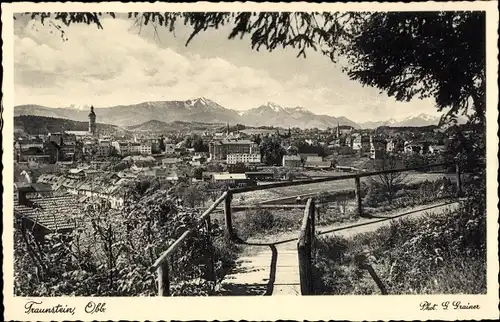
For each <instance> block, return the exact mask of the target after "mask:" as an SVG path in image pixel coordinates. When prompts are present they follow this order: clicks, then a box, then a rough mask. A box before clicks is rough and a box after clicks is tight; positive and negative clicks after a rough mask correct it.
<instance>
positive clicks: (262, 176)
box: [245, 171, 274, 181]
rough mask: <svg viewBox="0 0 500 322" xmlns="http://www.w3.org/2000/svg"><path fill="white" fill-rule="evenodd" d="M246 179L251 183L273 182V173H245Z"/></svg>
mask: <svg viewBox="0 0 500 322" xmlns="http://www.w3.org/2000/svg"><path fill="white" fill-rule="evenodd" d="M245 174H246V175H247V178H248V179H249V180H253V181H273V180H274V172H270V171H261V172H259V171H253V172H252V171H251V172H245Z"/></svg>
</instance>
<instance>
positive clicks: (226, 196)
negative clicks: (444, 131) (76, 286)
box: [152, 162, 461, 296]
mask: <svg viewBox="0 0 500 322" xmlns="http://www.w3.org/2000/svg"><path fill="white" fill-rule="evenodd" d="M452 165H454V163H451V162H448V163H440V164H432V165H427V166H422V167H415V168H410V169H408V168H406V169H391V170H384V171H375V172H361V173H355V174H348V175H343V176H335V177H326V178H319V179H309V180H297V181H288V182H278V183H271V184H266V185H262V186H247V187H241V188H234V189H229V190H227V191H225V192H224V193H223V194H222V195H221V196H220V197H219V198H218V199H217V200H216V201H215V202H214V203H213V204H212V205H211V206H210V207H209V208H208V209H207V210H206V211H205V212H204V213H203V214H202V215H201V216H200V217H199V219H198V221H197V224H196V225H194V226H193V227H192V228H190V229H188V230H187V231H185V232H184V233H183V234H182V235H181V236H180V237H179V238H178V239H177V240H176V241H175V242H174V243H173V244H172V245H170V247H169V248H168V249H167V250H166V251H165V252H164V253H163V254H161V256H160V257H159V258H158V259H157V260H156V262H155V263H154V264H153V266H152V269H154V270H156V271H157V274H158V295H159V296H169V295H170V291H169V285H170V279H169V272H168V261H169V258H170V257H171V255H172V254H173V253H174V251H175V250H176V249H177V248H178V247H179V246H180V245H182V244H183V243H184V242H185V241H186V240H187V238H188V237H189V236H190V235H191V234H192V233H193V232H195V231H196V230H198V229H199V228H200V227H201V226H202V225H203V224H204V223H206V221H207V220H210V214H211V213H212V212H213V211H214V210H216V208H217V206H218V205H219V204H221V203H222V202H224V206H223V207H224V217H225V230H226V233H227V234H228V236H229V238H230V240H231V241H233V242H235V243H241V242H242V240H241V239H240V238H239V237H238V236H237V235H236V234H235V232H234V228H233V223H232V219H233V218H232V211H231V202H232V200H233V196H234V195H235V194H239V193H245V192H250V191H259V190H268V189H275V188H283V187H293V186H299V185H311V184H317V183H321V182H334V181H340V180H354V183H355V200H356V204H357V207H356V209H357V213H358V215H360V216H364V213H363V206H362V198H361V197H362V196H361V182H360V179H361V178H364V177H370V176H376V175H381V174H388V173H399V172H408V171H419V170H426V169H430V168H436V167H445V166H452ZM456 175H457V182H456V184H457V193H458V194H460V193H461V179H460V168H459V166H458V165H456ZM314 214H315V203H314V202H313V199H308V201H307V205H306V207H305V211H304V219H303V225H306V226H304V227H302V228H301V233H302V232H303V233H304V234H305V235H304V238H305V239H304V238H303V240H304V242H305V241H308V242H309V245H310V241H309V238H312V236H314V220H315V219H314V217H315V215H314ZM306 219H307V220H306ZM307 227H309V228H307ZM300 238H301V236H299V245H298V247H299V248H300V247H302V248H301V249H303V247H306V248H305V250H306V251H307V250H308V248H307V247H309V246H308V245H307V243H306V244H305V245H303V246H301V244H300ZM299 253H300V252H299ZM306 255H307V253H306ZM299 256H301V255H300V254H299ZM304 258H308V257H304ZM304 269H305V270H304V272H305V273H304V274H310V273H309V272H310V270H309V268H306V267H304ZM301 276H302V273H301ZM304 276H310V275H304ZM303 282H304V283H306V284H305V285H304V288H303V292H302V293H303V294H308V292H310V287H312V286H310V285H309V284H307V283H308V282H307V280H306V279H304V281H303ZM301 284H302V277H301ZM301 287H302V285H301Z"/></svg>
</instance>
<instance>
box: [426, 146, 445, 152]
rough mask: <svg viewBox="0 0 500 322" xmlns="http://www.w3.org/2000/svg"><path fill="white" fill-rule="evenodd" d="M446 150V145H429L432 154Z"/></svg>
mask: <svg viewBox="0 0 500 322" xmlns="http://www.w3.org/2000/svg"><path fill="white" fill-rule="evenodd" d="M444 151H445V146H444V145H429V153H430V154H440V153H443V152H444Z"/></svg>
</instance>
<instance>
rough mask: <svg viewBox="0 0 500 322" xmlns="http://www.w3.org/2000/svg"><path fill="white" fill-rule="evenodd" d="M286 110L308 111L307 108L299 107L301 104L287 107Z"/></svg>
mask: <svg viewBox="0 0 500 322" xmlns="http://www.w3.org/2000/svg"><path fill="white" fill-rule="evenodd" d="M287 110H289V111H291V112H302V113H308V112H309V110H307V109H305V108H303V107H301V106H296V107H289V108H287Z"/></svg>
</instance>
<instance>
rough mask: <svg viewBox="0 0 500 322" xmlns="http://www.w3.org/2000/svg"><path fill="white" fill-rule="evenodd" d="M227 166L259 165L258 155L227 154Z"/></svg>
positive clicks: (259, 158)
mask: <svg viewBox="0 0 500 322" xmlns="http://www.w3.org/2000/svg"><path fill="white" fill-rule="evenodd" d="M226 162H227V164H236V163H260V162H261V156H260V153H251V154H250V153H234V154H228V155H227V158H226Z"/></svg>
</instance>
